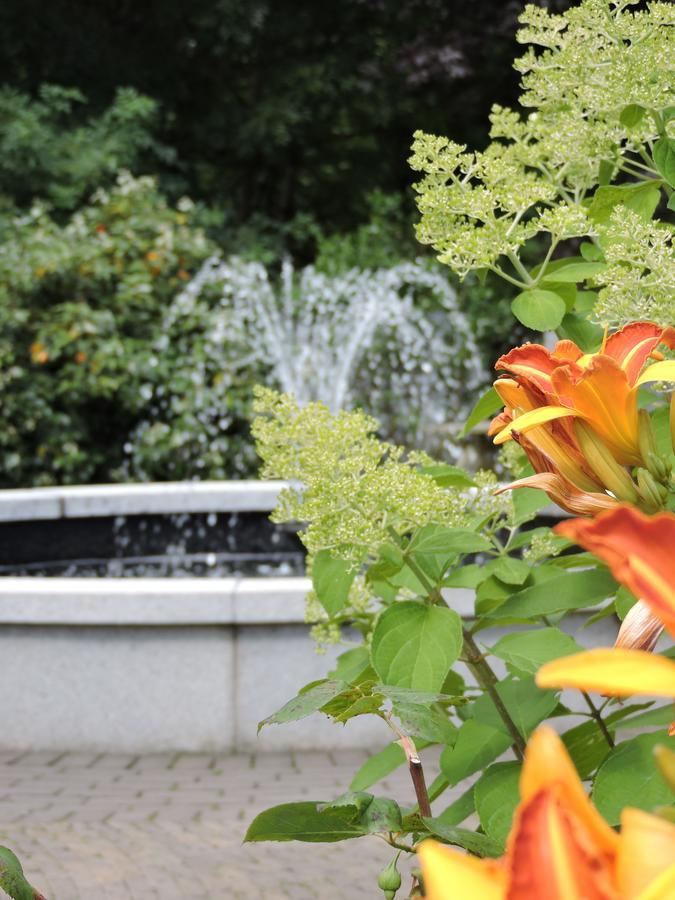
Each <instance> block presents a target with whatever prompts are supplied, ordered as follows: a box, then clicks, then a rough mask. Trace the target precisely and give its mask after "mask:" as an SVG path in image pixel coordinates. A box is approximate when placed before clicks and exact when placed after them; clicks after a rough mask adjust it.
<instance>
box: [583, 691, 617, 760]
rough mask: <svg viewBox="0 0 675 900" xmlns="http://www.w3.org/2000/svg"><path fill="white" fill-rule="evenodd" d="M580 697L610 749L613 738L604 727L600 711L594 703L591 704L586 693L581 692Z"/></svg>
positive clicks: (612, 744)
mask: <svg viewBox="0 0 675 900" xmlns="http://www.w3.org/2000/svg"><path fill="white" fill-rule="evenodd" d="M581 695H582V697H583V698H584V700H585V701H586V705H587V706H588V708H589V709H590V711H591V716H592V717H593V718H594V719H595V721H596V722H597V724H598V728H599V729H600V731H601V732H602V734H603V736H604V738H605V740H606V741H607V743H608V744H609V746H610V747H614V738H613V737H612V735H611V733H610V731H609V729H608V728H607V726H606V725H605V721H604V719H603V718H602V716H601V715H600V710H599V709H598V707H597V706H596V705H595V703H593V701H592V700H591V698H590V697H589V696H588V694H587V693H586V691H582V692H581Z"/></svg>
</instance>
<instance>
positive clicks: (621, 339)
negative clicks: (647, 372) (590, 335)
mask: <svg viewBox="0 0 675 900" xmlns="http://www.w3.org/2000/svg"><path fill="white" fill-rule="evenodd" d="M659 344H666V345H667V346H669V347H672V346H673V345H674V344H675V329H674V328H662V327H661V326H660V325H655V324H654V323H653V322H631V324H630V325H625V326H624V327H623V328H622V329H621V330H620V331H617V332H615V333H614V334H612V335H611V336H610V337H609V338H607V341H606V343H605V347H604V351H603V352H604V353H605V354H606V355H607V356H611V357H612V358H613V359H615V360H616V361H617V362H618V363H619V365H620V366H621V368H622V369H623V370H624V372H625V373H626V375H627V376H628V382H629V384H635V381H636V379H637V377H638V375H639V374H640V371H641V370H642V367H643V366H644V364H645V362H646V361H647V359H648V358H649V355H650V354H651V353H652V352H653V351H654V350H655V349H656V348H657V347H658V345H659Z"/></svg>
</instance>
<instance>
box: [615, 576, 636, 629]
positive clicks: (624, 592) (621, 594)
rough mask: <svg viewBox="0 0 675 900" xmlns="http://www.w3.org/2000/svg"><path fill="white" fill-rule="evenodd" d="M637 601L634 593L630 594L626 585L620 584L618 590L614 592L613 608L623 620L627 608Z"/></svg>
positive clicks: (626, 613) (630, 607)
mask: <svg viewBox="0 0 675 900" xmlns="http://www.w3.org/2000/svg"><path fill="white" fill-rule="evenodd" d="M636 603H637V599H636V597H635V595H634V594H632V593H631V592H630V591H629V590H628V588H627V587H624V585H621V587H620V588H619V590H618V591H617V592H616V600H615V601H614V610H615V612H616V614H617V616H618V617H619V618H620V619H621V621H622V622H623V620H624V619H625V618H626V616H627V615H628V610H630V609H632V608H633V607H634V606H635V604H636Z"/></svg>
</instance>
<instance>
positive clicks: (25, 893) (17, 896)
mask: <svg viewBox="0 0 675 900" xmlns="http://www.w3.org/2000/svg"><path fill="white" fill-rule="evenodd" d="M0 888H2V890H3V891H5V892H6V893H7V894H8V895H9V896H10V897H12V900H34V898H35V897H36V896H42V895H41V894H38V891H36V890H35V888H33V887H32V886H31V885H30V884H29V883H28V881H27V880H26V876H25V875H24V873H23V868H22V866H21V863H20V862H19V859H18V857H17V856H16V854H15V853H13V852H12V851H11V850H10V849H9V847H0Z"/></svg>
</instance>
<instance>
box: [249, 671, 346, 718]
mask: <svg viewBox="0 0 675 900" xmlns="http://www.w3.org/2000/svg"><path fill="white" fill-rule="evenodd" d="M347 687H348V685H346V684H345V683H344V681H329V680H325V681H319V682H313V683H312V684H311V685H307V686H306V687H305V688H303V689H302V690H301V691H300V693H299V694H298V696H297V697H293V699H292V700H289V701H288V703H285V704H284V705H283V706H282V707H281V709H280V710H278V711H277V712H275V713H273V714H272V715H271V716H268V717H267V718H266V719H263V720H262V722H259V723H258V731H260V729H261V728H262V727H263V726H264V725H283V724H285V723H286V722H295V721H297V720H298V719H304V718H305V716H309V715H311V714H312V713H315V712H318V711H319V710H320V709H321V707H322V706H325V705H326V703H328V702H329V701H331V700H333V699H334V698H335V697H337V695H338V694H341V693H342V692H343V691H344V690H346V688H347Z"/></svg>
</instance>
